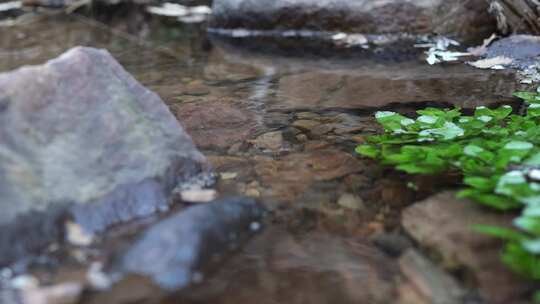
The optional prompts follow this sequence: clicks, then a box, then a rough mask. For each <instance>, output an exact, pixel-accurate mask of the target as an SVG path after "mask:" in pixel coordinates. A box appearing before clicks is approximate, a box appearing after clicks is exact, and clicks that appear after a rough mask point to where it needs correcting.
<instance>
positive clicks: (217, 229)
mask: <svg viewBox="0 0 540 304" xmlns="http://www.w3.org/2000/svg"><path fill="white" fill-rule="evenodd" d="M264 213H265V211H264V209H263V207H262V206H261V205H259V204H258V203H257V202H256V201H255V200H254V199H251V198H245V197H231V198H225V199H219V200H216V201H214V202H211V203H207V204H203V205H195V206H193V207H190V208H188V209H187V210H184V211H181V212H179V213H177V214H175V215H172V216H171V217H169V218H167V219H165V220H164V221H162V222H160V223H158V224H156V225H154V226H153V227H151V228H150V229H149V230H148V231H146V232H145V233H144V234H143V236H142V237H141V238H140V239H139V240H138V241H136V242H135V244H134V245H133V246H132V247H131V248H130V249H129V250H128V251H127V253H126V254H125V255H124V257H123V258H122V259H121V262H120V264H119V265H117V266H116V268H117V270H116V271H119V272H120V273H124V274H139V275H144V276H147V277H150V278H151V279H152V280H153V281H154V283H156V284H157V285H159V286H160V287H161V288H163V289H166V290H176V289H181V288H184V287H187V286H189V285H190V284H191V283H198V282H200V280H201V279H202V278H203V277H204V273H205V270H206V269H207V268H208V267H209V265H211V264H213V263H215V262H218V261H219V260H221V258H223V257H224V256H226V254H227V253H228V252H229V251H231V250H234V249H238V248H239V246H240V245H242V243H243V241H245V240H246V239H247V238H248V237H249V236H251V235H253V234H254V233H256V232H257V231H258V230H259V228H260V227H261V225H262V224H261V220H262V218H263V216H264Z"/></svg>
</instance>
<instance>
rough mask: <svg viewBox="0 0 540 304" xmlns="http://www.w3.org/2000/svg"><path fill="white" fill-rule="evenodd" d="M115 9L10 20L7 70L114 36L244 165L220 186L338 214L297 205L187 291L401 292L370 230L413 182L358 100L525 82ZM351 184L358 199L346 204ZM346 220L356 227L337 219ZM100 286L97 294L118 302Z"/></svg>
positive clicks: (268, 294)
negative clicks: (278, 48)
mask: <svg viewBox="0 0 540 304" xmlns="http://www.w3.org/2000/svg"><path fill="white" fill-rule="evenodd" d="M106 21H107V22H108V24H109V25H107V26H106V25H103V24H101V23H98V22H96V21H92V20H90V19H88V18H85V17H75V16H71V17H67V16H62V15H56V16H50V17H46V16H41V17H36V18H35V19H34V21H33V22H31V23H28V24H24V25H20V26H16V27H13V28H9V30H7V31H6V30H4V29H3V30H2V33H1V35H0V71H7V70H10V69H14V68H17V67H19V66H22V65H27V64H38V63H42V62H44V61H46V60H48V59H50V58H53V57H56V56H57V55H59V54H61V53H62V52H64V51H65V50H67V49H69V48H71V47H73V46H76V45H85V46H93V47H98V48H106V49H108V50H109V51H110V52H111V53H112V54H113V56H115V57H116V58H117V59H118V60H119V61H120V63H121V64H122V65H124V66H125V68H126V69H127V70H128V71H129V72H131V73H132V74H133V75H134V76H135V78H137V79H138V80H139V81H141V82H142V83H143V84H145V85H146V86H148V87H149V88H150V89H152V90H154V91H156V92H157V93H158V94H160V95H161V97H162V98H163V99H164V100H165V102H166V103H168V104H169V105H170V107H171V109H172V111H173V112H174V113H175V114H176V115H177V116H178V117H181V118H182V119H181V120H182V121H183V123H184V125H185V126H186V128H187V129H188V131H190V133H191V134H192V136H193V137H194V140H195V142H197V143H198V144H199V146H200V147H201V148H202V150H203V152H205V153H206V154H207V155H209V156H211V157H212V159H213V162H214V163H215V165H216V168H217V170H218V172H221V173H228V174H229V175H231V174H232V175H234V177H232V178H231V179H230V180H228V181H226V182H224V183H225V184H226V185H222V187H221V190H223V191H224V192H234V193H237V192H241V193H251V194H252V195H254V196H260V197H261V199H262V200H263V201H264V202H265V203H268V202H274V201H278V202H279V201H281V202H282V201H286V202H287V203H288V204H290V205H287V206H289V207H287V208H289V209H294V208H299V209H302V208H304V207H305V208H306V209H309V210H317V212H322V213H325V214H330V215H331V216H330V218H331V220H325V222H324V223H323V224H322V225H321V224H320V223H319V224H317V223H315V224H313V225H312V223H311V222H309V221H308V220H307V217H306V218H304V217H295V214H293V215H292V216H291V217H285V218H284V219H281V222H282V224H283V222H285V223H284V224H283V225H282V224H275V225H273V226H272V225H270V226H271V227H270V228H269V229H268V230H267V231H266V232H264V234H263V235H261V236H259V237H257V238H256V239H255V240H253V241H252V242H251V243H249V244H248V246H247V247H246V248H244V249H243V250H242V251H241V252H240V253H239V254H237V255H235V256H234V257H232V258H231V259H230V260H229V261H228V262H227V263H226V264H225V265H224V266H223V267H222V268H221V269H220V270H218V271H217V273H215V275H214V276H213V277H211V278H209V280H208V281H207V282H206V283H203V284H202V285H201V286H199V287H198V288H197V289H195V290H193V291H191V292H190V293H189V294H186V295H182V301H181V302H182V303H184V302H193V303H223V304H227V303H260V304H267V303H268V304H270V303H314V304H316V303H392V302H393V300H392V299H393V297H394V283H395V281H396V280H395V279H396V276H397V270H396V269H395V265H394V262H395V261H393V260H391V259H389V258H387V257H386V256H385V254H384V253H382V252H380V251H379V250H377V249H376V248H375V247H374V246H373V245H371V244H370V243H369V242H367V241H365V236H367V235H369V234H370V233H373V232H374V231H376V232H381V231H384V229H385V225H384V224H385V223H387V222H388V218H385V216H386V217H388V215H389V214H391V212H390V211H389V210H388V208H387V207H385V206H382V205H384V204H387V203H388V204H394V205H393V206H394V207H396V205H399V206H402V205H404V204H406V202H405V203H402V202H403V201H406V200H410V199H411V198H412V195H411V194H410V190H409V189H406V187H404V185H403V183H401V182H400V181H399V180H398V181H396V180H389V179H384V180H383V179H382V177H383V175H382V173H381V172H380V170H379V169H374V168H372V167H369V164H366V162H361V161H359V160H358V159H355V158H354V157H352V156H351V155H352V148H353V147H354V145H355V144H357V143H358V142H361V141H362V140H363V139H362V136H363V135H364V134H371V133H373V132H375V131H376V129H375V127H374V123H373V120H372V119H370V118H369V117H360V116H358V115H356V114H354V113H356V112H362V111H359V110H366V109H368V110H373V109H374V108H380V107H392V106H393V105H394V104H402V105H403V104H405V105H407V104H410V103H414V104H415V105H416V104H417V103H419V102H423V103H425V102H428V103H429V102H437V103H439V104H440V103H441V102H442V103H444V104H448V105H452V104H453V105H458V106H463V107H472V106H477V105H480V104H486V103H491V102H500V101H503V100H508V99H509V98H510V93H511V92H512V91H514V90H515V89H516V86H517V85H516V82H515V81H513V78H512V76H511V75H509V74H506V73H504V72H485V71H478V70H473V69H472V68H469V67H466V66H463V65H450V66H436V67H429V66H427V65H426V64H425V63H423V62H422V61H421V60H420V58H419V55H418V54H408V55H407V56H406V58H405V59H406V60H405V61H404V60H401V59H403V58H398V59H400V60H393V61H391V62H383V61H380V60H379V61H377V60H371V59H370V58H369V57H368V58H361V57H360V58H359V57H353V58H347V59H343V60H341V59H328V58H325V57H321V56H304V57H299V56H287V52H285V55H283V54H282V55H280V56H272V55H268V52H262V53H257V52H253V51H246V50H244V49H238V48H235V47H232V46H231V45H230V44H228V43H223V42H221V41H214V42H212V40H209V39H208V37H206V34H205V32H204V29H202V28H201V27H200V26H195V25H181V24H174V25H170V24H169V25H166V24H164V23H162V22H161V21H160V20H159V19H155V18H154V19H153V18H152V17H151V16H147V15H142V17H141V15H137V17H136V18H135V17H133V18H124V19H120V20H118V19H115V18H112V17H111V18H109V19H107V20H106ZM261 47H262V48H264V47H265V45H264V44H262V45H261ZM295 54H296V55H298V54H302V50H296V51H295ZM302 111H303V112H302ZM310 126H311V127H310ZM329 126H330V127H329ZM269 131H278V132H282V134H280V136H279V137H278V140H277V144H276V145H277V148H276V150H275V151H270V152H268V151H260V150H257V149H254V148H253V147H252V146H253V145H252V144H251V143H250V141H251V140H253V138H254V137H256V136H258V135H260V134H263V133H265V132H269ZM281 141H283V142H281ZM262 144H263V145H264V144H265V143H264V142H263V143H262ZM346 191H347V192H351V193H354V194H355V195H354V196H353V197H358V199H357V200H358V202H357V203H358V208H359V210H361V211H358V212H357V211H350V210H344V209H342V208H341V209H340V208H339V207H336V204H335V202H336V201H337V200H338V199H339V197H340V195H341V194H342V193H343V192H346ZM407 191H409V192H407ZM363 205H366V206H365V209H362V208H364V207H362V206H363ZM290 206H294V207H290ZM310 212H311V211H310ZM370 212H371V213H370ZM393 212H394V213H399V211H393ZM371 215H373V216H376V220H375V221H372V219H368V218H369V217H370V216H371ZM381 215H382V216H381ZM289 221H290V222H289ZM293 221H299V222H301V223H300V224H299V225H297V226H300V227H301V228H302V231H303V233H301V234H300V235H296V234H292V233H291V232H289V231H288V230H287V229H285V228H283V227H282V226H294V225H295V224H294V223H291V222H293ZM368 221H370V222H369V223H368ZM315 222H316V221H315ZM381 222H382V224H381ZM351 223H352V224H351ZM344 226H347V228H346V229H342V228H343V227H344ZM364 226H365V227H364ZM394 226H395V225H394ZM328 227H334V228H335V227H339V228H337V229H333V228H332V229H329V228H328ZM349 228H351V229H349ZM386 228H387V227H386ZM343 230H346V231H347V233H345V235H349V238H345V237H344V236H340V235H338V234H337V233H330V232H329V231H334V232H336V231H340V232H342V231H343ZM351 231H353V233H351ZM366 231H367V232H366ZM355 236H356V237H355ZM359 238H362V239H359ZM128 289H129V288H128ZM141 292H142V291H141ZM98 299H99V300H95V301H94V302H92V301H89V303H103V301H107V300H106V299H105V300H103V298H98ZM96 301H97V302H96ZM178 301H179V299H178V298H175V299H173V300H169V301H168V302H167V303H179V302H178Z"/></svg>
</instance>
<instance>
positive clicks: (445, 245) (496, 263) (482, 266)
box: [402, 192, 530, 304]
mask: <svg viewBox="0 0 540 304" xmlns="http://www.w3.org/2000/svg"><path fill="white" fill-rule="evenodd" d="M402 217H403V218H402V225H403V227H404V228H405V230H406V231H407V233H408V234H410V235H411V236H412V237H413V238H414V239H415V240H416V241H417V242H418V243H419V244H420V246H421V247H425V248H427V249H429V250H431V251H433V252H434V253H436V255H437V256H439V257H441V259H442V264H443V267H445V268H448V269H451V270H457V269H465V270H467V271H468V272H469V273H471V274H472V277H473V279H474V280H475V281H476V283H477V284H478V288H479V291H480V294H481V295H482V296H483V297H484V298H485V299H486V300H487V301H488V302H489V303H501V304H502V303H513V302H512V301H513V300H515V299H519V298H520V296H523V295H524V292H526V291H527V290H528V289H529V288H530V285H528V284H527V282H524V281H523V280H522V279H520V278H519V277H517V275H514V274H513V273H511V272H510V270H509V269H508V268H506V267H505V266H504V264H503V263H502V262H501V260H500V256H499V255H500V250H501V248H502V244H501V242H500V241H499V240H497V239H494V238H492V237H489V236H486V235H482V234H479V233H476V232H474V231H472V228H471V226H472V225H474V224H485V225H498V226H510V225H511V220H512V218H513V215H511V214H506V215H503V214H498V213H495V212H491V211H490V210H488V209H483V208H482V207H480V206H478V205H477V204H475V203H474V202H471V201H468V200H461V199H457V198H456V197H455V193H454V192H444V193H441V194H438V195H435V196H433V197H431V198H428V199H427V200H425V201H422V202H419V203H417V204H415V205H413V206H411V207H409V208H407V209H406V210H405V211H404V212H403V215H402Z"/></svg>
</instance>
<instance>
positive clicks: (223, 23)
mask: <svg viewBox="0 0 540 304" xmlns="http://www.w3.org/2000/svg"><path fill="white" fill-rule="evenodd" d="M487 10H488V3H487V1H485V0H457V1H446V0H376V1H374V0H214V2H213V12H214V15H213V20H212V26H213V27H218V28H247V29H257V30H275V29H277V30H288V29H310V30H329V31H334V30H339V31H347V32H359V33H367V34H388V33H393V34H395V33H411V34H427V33H432V32H434V33H437V34H443V35H454V36H457V37H461V38H466V39H469V38H479V37H481V36H482V35H484V34H486V33H488V32H491V31H492V30H493V29H494V28H495V26H496V22H495V19H494V18H493V17H492V16H490V15H489V13H488V12H487Z"/></svg>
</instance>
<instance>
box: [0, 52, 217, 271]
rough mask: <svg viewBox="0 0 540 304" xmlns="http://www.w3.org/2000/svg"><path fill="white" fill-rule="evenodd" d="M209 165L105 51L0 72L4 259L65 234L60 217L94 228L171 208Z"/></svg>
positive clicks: (0, 245)
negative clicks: (177, 191) (180, 190)
mask: <svg viewBox="0 0 540 304" xmlns="http://www.w3.org/2000/svg"><path fill="white" fill-rule="evenodd" d="M206 164H207V163H206V159H205V157H204V156H203V155H202V154H201V153H200V152H199V151H198V150H197V149H196V147H195V145H194V144H193V142H192V140H191V138H190V137H189V135H187V134H186V133H185V132H184V130H183V128H182V127H181V125H180V124H179V123H178V121H177V120H176V119H175V117H174V116H173V115H172V114H171V112H170V111H169V109H168V108H167V106H166V105H165V104H164V103H163V101H162V100H161V99H160V98H159V96H158V95H156V94H155V93H153V92H151V91H149V90H148V89H146V88H144V87H143V86H142V85H141V84H139V83H138V82H137V81H136V80H135V79H134V78H133V77H132V76H131V75H130V74H128V73H127V72H126V71H125V70H124V69H123V68H122V67H121V66H120V65H119V64H118V63H117V62H116V61H115V60H114V58H113V57H112V56H111V55H110V54H109V53H108V52H107V51H105V50H98V49H93V48H85V47H76V48H73V49H71V50H69V51H67V52H66V53H64V54H63V55H61V56H60V57H58V58H56V59H53V60H50V61H48V62H47V63H45V64H43V65H40V66H27V67H22V68H20V69H18V70H15V71H12V72H8V73H3V74H0V197H2V199H1V201H0V208H1V209H2V212H1V213H0V225H2V228H3V229H1V230H0V264H2V263H5V262H7V261H10V260H13V259H14V258H15V257H20V256H21V255H22V254H24V253H25V252H27V251H32V250H37V249H40V248H42V247H43V246H44V245H45V243H46V242H47V241H49V240H52V239H55V238H57V237H59V236H60V235H61V234H62V231H61V230H62V229H61V227H60V228H59V225H58V223H57V221H58V220H59V219H61V218H63V217H70V218H72V219H73V220H75V222H76V223H77V224H79V225H81V226H82V227H83V228H84V229H85V230H86V231H88V232H97V231H102V230H104V229H105V228H107V227H109V226H111V225H113V224H117V223H120V222H124V221H128V220H132V219H134V218H138V217H142V216H148V215H150V214H152V213H154V212H156V211H158V210H160V209H166V208H168V203H169V202H168V201H169V198H170V194H171V192H172V189H173V188H174V187H176V186H177V185H179V184H181V183H186V182H188V181H189V180H191V179H192V178H193V177H195V176H197V175H199V174H200V173H201V172H203V171H205V170H206V168H207V165H206ZM13 244H15V245H13Z"/></svg>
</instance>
